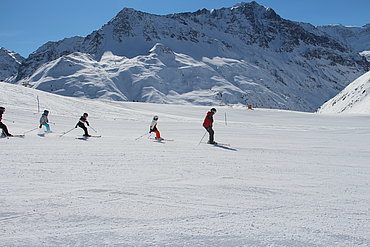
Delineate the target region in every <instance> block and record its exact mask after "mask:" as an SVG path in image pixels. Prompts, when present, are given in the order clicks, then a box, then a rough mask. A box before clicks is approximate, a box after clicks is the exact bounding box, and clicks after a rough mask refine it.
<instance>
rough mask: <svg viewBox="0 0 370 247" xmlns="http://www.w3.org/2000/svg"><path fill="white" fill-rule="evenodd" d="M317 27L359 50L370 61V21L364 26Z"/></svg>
mask: <svg viewBox="0 0 370 247" xmlns="http://www.w3.org/2000/svg"><path fill="white" fill-rule="evenodd" d="M317 28H318V29H319V30H320V31H323V32H325V33H327V34H328V35H330V36H331V37H333V38H334V39H336V40H339V41H340V42H342V43H344V44H346V45H347V46H349V47H350V48H351V49H353V50H355V51H357V52H359V53H360V54H361V55H363V56H364V57H366V58H367V59H368V61H370V23H369V24H367V25H364V26H363V27H347V26H343V25H330V26H321V27H317Z"/></svg>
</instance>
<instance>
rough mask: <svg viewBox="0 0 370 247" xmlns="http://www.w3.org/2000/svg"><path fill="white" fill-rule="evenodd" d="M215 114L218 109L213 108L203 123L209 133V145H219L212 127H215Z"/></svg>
mask: <svg viewBox="0 0 370 247" xmlns="http://www.w3.org/2000/svg"><path fill="white" fill-rule="evenodd" d="M215 113H216V109H215V108H212V109H211V110H210V111H209V112H207V115H206V117H205V118H204V121H203V127H204V128H205V129H206V130H207V132H208V133H209V140H208V144H217V142H215V137H214V136H215V132H214V131H213V129H212V126H213V115H215Z"/></svg>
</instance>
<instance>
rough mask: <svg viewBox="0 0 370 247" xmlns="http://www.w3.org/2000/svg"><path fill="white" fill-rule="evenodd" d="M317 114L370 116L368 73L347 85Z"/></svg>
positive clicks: (369, 74)
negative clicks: (361, 114)
mask: <svg viewBox="0 0 370 247" xmlns="http://www.w3.org/2000/svg"><path fill="white" fill-rule="evenodd" d="M318 112H319V113H342V112H344V113H365V114H370V71H369V72H367V73H365V74H364V75H362V76H361V77H359V78H358V79H356V80H355V81H354V82H352V83H351V84H350V85H348V86H347V87H346V88H345V89H343V91H341V92H340V93H339V94H338V95H337V96H335V97H334V98H332V99H331V100H329V101H328V102H326V103H325V104H324V105H323V106H321V107H320V109H319V110H318Z"/></svg>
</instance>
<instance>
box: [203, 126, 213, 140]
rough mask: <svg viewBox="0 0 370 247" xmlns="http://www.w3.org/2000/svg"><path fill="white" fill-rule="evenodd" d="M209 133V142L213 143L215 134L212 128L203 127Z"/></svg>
mask: <svg viewBox="0 0 370 247" xmlns="http://www.w3.org/2000/svg"><path fill="white" fill-rule="evenodd" d="M204 128H205V129H206V130H207V132H208V133H209V142H210V143H212V142H214V141H215V132H214V131H213V129H212V126H209V127H204Z"/></svg>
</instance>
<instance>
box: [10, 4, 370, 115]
mask: <svg viewBox="0 0 370 247" xmlns="http://www.w3.org/2000/svg"><path fill="white" fill-rule="evenodd" d="M157 45H158V46H160V47H162V48H163V49H165V50H166V49H167V50H171V51H172V52H173V53H172V58H171V59H172V60H171V59H169V60H168V59H167V60H168V61H167V62H169V64H170V66H169V65H168V64H167V65H166V63H163V61H161V59H162V60H163V59H164V58H163V55H164V53H162V54H161V55H160V56H159V57H158V56H154V55H153V54H152V53H150V51H151V50H152V49H153V48H155V47H156V46H157ZM369 50H370V48H369ZM107 52H108V53H109V54H110V55H111V56H112V57H114V58H113V60H112V61H113V62H114V63H115V64H113V63H106V62H104V61H103V62H102V59H103V60H104V59H108V60H109V58H107V56H106V54H107ZM76 54H81V60H80V61H79V59H78V58H77V57H78V56H77V57H76ZM83 54H90V55H89V59H87V60H86V56H85V55H83ZM157 55H158V54H157ZM61 57H65V58H66V59H65V61H67V60H69V63H70V66H72V67H75V68H80V69H76V70H74V72H73V73H74V74H68V75H67V74H65V73H63V72H59V74H63V76H61V77H55V75H54V76H52V79H50V76H49V75H48V74H47V71H50V68H49V67H50V66H53V67H54V68H53V70H58V69H59V70H63V69H65V68H66V66H65V65H61V64H60V63H54V62H53V61H54V60H57V59H59V58H61ZM84 57H85V58H84ZM140 59H141V61H139V60H140ZM153 59H154V60H153ZM129 60H132V61H131V62H130V61H129ZM170 60H171V61H170ZM180 60H181V62H179V61H180ZM185 60H186V61H185ZM87 61H89V64H88V63H87ZM133 61H136V62H137V63H136V64H135V63H133ZM154 64H157V65H156V66H155V65H154ZM158 64H159V66H158ZM184 64H186V66H187V69H186V72H184V71H185V70H184V68H183V66H184ZM196 64H198V66H193V65H196ZM125 66H129V67H125ZM177 66H180V67H177ZM43 67H48V68H49V70H47V69H45V68H43ZM148 68H150V69H148ZM199 68H201V71H199ZM368 70H369V63H368V62H367V61H366V60H365V59H364V58H363V57H361V56H360V55H358V54H357V52H354V51H353V50H352V48H351V47H350V46H348V45H347V44H344V43H341V42H340V41H337V40H336V39H335V36H334V37H332V36H330V35H327V34H326V33H325V32H324V31H322V30H319V29H317V28H315V27H314V26H312V25H310V24H300V23H296V22H292V21H289V20H285V19H283V18H281V17H280V16H279V15H278V14H276V13H275V11H274V10H272V9H271V8H267V7H264V6H261V5H259V4H257V3H256V2H252V3H240V4H239V5H237V6H234V7H231V8H222V9H218V10H215V9H213V10H206V9H203V10H198V11H196V12H193V13H190V12H189V13H179V14H170V15H164V16H160V15H153V14H148V13H144V12H140V11H136V10H134V9H128V8H125V9H123V10H122V11H120V12H119V13H118V14H117V15H116V16H115V17H114V18H113V19H112V20H110V21H109V22H108V23H107V24H105V25H103V26H102V27H101V28H100V29H99V30H96V31H94V32H92V33H91V34H89V35H87V36H86V37H79V36H76V37H72V38H66V39H64V40H61V41H58V42H48V43H46V44H45V45H43V46H41V47H40V48H39V49H37V50H36V51H35V52H34V53H32V54H31V55H30V56H29V57H28V58H27V59H26V60H25V61H24V62H23V63H22V65H21V66H20V67H19V73H18V76H17V79H16V80H15V81H16V82H17V83H23V84H27V85H30V86H32V87H35V88H38V89H42V90H46V91H52V92H56V93H61V92H64V93H66V92H69V93H71V94H72V95H71V96H79V97H89V98H99V97H106V98H110V95H111V96H112V97H111V99H114V100H132V101H149V102H153V100H154V101H157V102H161V103H178V102H182V103H194V102H201V104H209V105H211V104H253V105H256V106H260V107H269V108H283V109H291V110H303V111H315V110H316V109H317V108H318V107H319V106H320V105H321V104H322V103H323V102H324V101H326V100H328V99H329V98H331V97H333V96H334V95H335V94H336V93H338V92H339V91H340V90H342V89H343V88H344V87H345V86H346V85H348V84H349V83H350V82H351V81H353V80H354V79H355V78H357V77H358V76H360V75H361V74H363V73H365V72H366V71H368ZM40 71H44V72H43V73H44V74H42V75H41V74H40ZM111 71H116V73H111ZM127 71H129V73H127ZM142 73H144V74H142ZM101 75H104V76H103V77H102V76H101ZM147 75H150V76H147ZM40 78H42V79H40ZM138 78H139V79H140V78H141V79H142V81H137V80H138ZM171 80H174V81H171ZM149 81H150V82H149ZM105 82H106V83H105ZM199 82H202V83H203V84H204V85H207V87H200V89H199V90H195V91H194V92H193V93H194V94H193V95H191V96H190V95H189V93H190V92H192V91H191V89H192V88H193V86H192V85H193V84H194V83H199ZM56 84H58V85H59V84H60V85H61V86H60V87H61V88H60V89H58V90H54V89H51V88H53V87H54V88H55V87H56V86H55V85H56ZM94 84H95V89H94V90H93V91H96V92H100V93H98V94H96V95H94V94H89V93H87V92H86V93H85V92H84V91H83V90H82V88H86V85H89V86H88V87H89V88H92V87H94ZM137 85H141V86H142V87H138V86H137ZM164 85H165V86H164ZM186 85H189V87H186ZM104 86H107V88H104ZM58 87H59V86H58ZM62 87H65V89H64V90H63V89H62ZM68 87H73V88H75V89H76V90H77V91H75V92H72V91H73V90H69V89H68ZM78 88H80V89H81V90H78ZM129 88H130V90H129ZM133 89H135V90H137V91H136V92H134V91H133ZM265 94H266V95H265ZM148 95H156V97H147V96H148ZM194 95H199V96H200V97H198V99H197V100H194ZM220 95H222V97H221V96H220ZM175 96H176V97H177V99H178V102H176V99H175V98H176V97H175ZM169 98H171V100H170V99H169ZM199 98H202V100H200V99H199ZM203 99H206V100H203Z"/></svg>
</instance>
